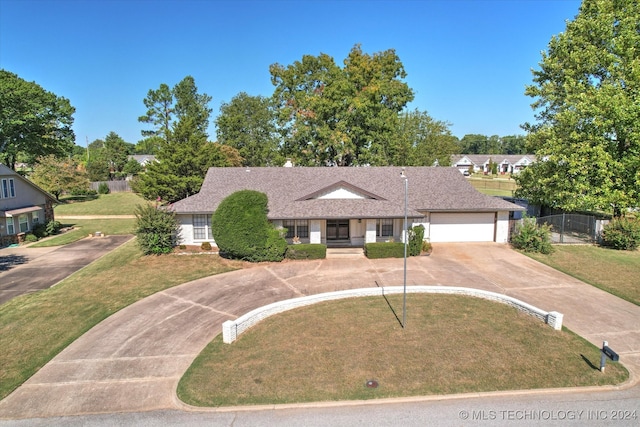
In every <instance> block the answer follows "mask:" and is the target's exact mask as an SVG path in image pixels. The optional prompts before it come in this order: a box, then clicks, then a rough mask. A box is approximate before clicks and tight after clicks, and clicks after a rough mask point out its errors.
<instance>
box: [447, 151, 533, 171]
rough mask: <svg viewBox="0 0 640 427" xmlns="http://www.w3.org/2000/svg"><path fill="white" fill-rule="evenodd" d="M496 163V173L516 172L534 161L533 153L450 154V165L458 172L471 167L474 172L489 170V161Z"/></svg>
mask: <svg viewBox="0 0 640 427" xmlns="http://www.w3.org/2000/svg"><path fill="white" fill-rule="evenodd" d="M490 161H493V162H494V163H497V164H498V173H500V174H503V173H518V172H520V171H521V170H522V169H524V168H526V167H527V166H529V165H530V164H531V163H533V162H535V161H536V156H535V155H533V154H457V155H454V156H451V165H452V166H453V167H454V168H457V169H458V170H459V171H460V172H464V171H468V170H469V167H470V166H472V167H473V171H474V172H491V171H490V170H489V162H490Z"/></svg>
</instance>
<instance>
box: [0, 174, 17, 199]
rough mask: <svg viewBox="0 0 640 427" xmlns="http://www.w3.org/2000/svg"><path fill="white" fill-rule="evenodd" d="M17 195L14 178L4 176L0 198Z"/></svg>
mask: <svg viewBox="0 0 640 427" xmlns="http://www.w3.org/2000/svg"><path fill="white" fill-rule="evenodd" d="M14 197H16V187H15V183H14V181H13V178H2V187H0V198H4V199H12V198H14Z"/></svg>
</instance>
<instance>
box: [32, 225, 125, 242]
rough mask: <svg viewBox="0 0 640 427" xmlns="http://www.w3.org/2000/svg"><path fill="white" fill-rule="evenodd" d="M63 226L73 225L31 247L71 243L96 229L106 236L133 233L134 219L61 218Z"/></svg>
mask: <svg viewBox="0 0 640 427" xmlns="http://www.w3.org/2000/svg"><path fill="white" fill-rule="evenodd" d="M61 223H62V226H63V227H73V230H69V231H67V232H65V233H62V234H58V235H56V236H52V237H49V238H46V239H44V240H42V241H40V242H37V243H34V244H33V245H31V247H34V248H43V247H48V246H61V245H66V244H69V243H73V242H75V241H77V240H80V239H83V238H85V237H87V236H88V235H89V234H90V233H95V232H96V231H100V232H102V234H104V235H106V236H110V235H112V234H133V230H134V228H135V223H136V220H135V219H134V218H124V219H123V218H117V219H66V220H65V219H63V220H61Z"/></svg>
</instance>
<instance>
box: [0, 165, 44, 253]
mask: <svg viewBox="0 0 640 427" xmlns="http://www.w3.org/2000/svg"><path fill="white" fill-rule="evenodd" d="M54 203H56V198H55V197H54V196H53V195H51V194H49V193H47V192H46V191H44V190H43V189H41V188H40V187H38V186H37V185H35V184H34V183H33V182H31V181H29V180H28V179H27V178H24V177H23V176H22V175H20V174H18V173H16V172H15V171H13V170H12V169H10V168H8V167H7V166H5V165H2V164H0V247H1V246H5V245H8V244H11V243H18V242H19V241H20V240H21V239H22V237H24V235H25V234H26V233H28V232H29V231H31V230H32V229H33V227H34V226H35V225H36V224H38V223H46V222H48V221H51V220H53V219H54V216H53V205H54Z"/></svg>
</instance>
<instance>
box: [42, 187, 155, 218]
mask: <svg viewBox="0 0 640 427" xmlns="http://www.w3.org/2000/svg"><path fill="white" fill-rule="evenodd" d="M144 203H149V202H148V201H146V200H144V199H143V198H142V197H140V196H138V195H137V194H135V193H130V192H122V193H110V194H100V195H97V196H86V197H66V198H62V199H61V201H60V204H58V205H57V206H56V207H55V208H54V213H55V215H56V216H57V215H63V216H64V215H67V216H73V215H133V212H134V210H135V207H136V206H137V205H141V204H144Z"/></svg>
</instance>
